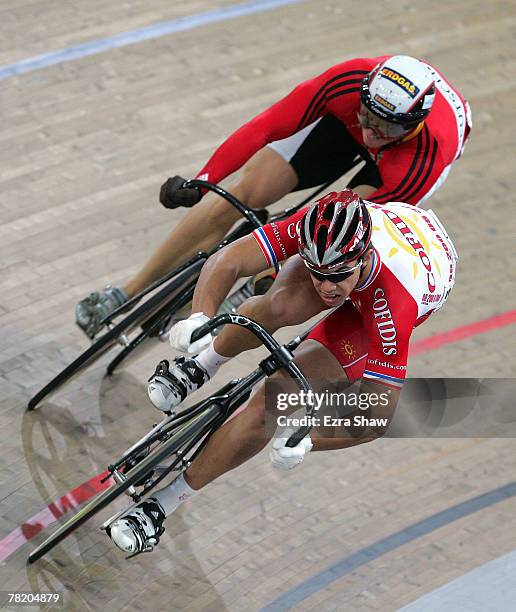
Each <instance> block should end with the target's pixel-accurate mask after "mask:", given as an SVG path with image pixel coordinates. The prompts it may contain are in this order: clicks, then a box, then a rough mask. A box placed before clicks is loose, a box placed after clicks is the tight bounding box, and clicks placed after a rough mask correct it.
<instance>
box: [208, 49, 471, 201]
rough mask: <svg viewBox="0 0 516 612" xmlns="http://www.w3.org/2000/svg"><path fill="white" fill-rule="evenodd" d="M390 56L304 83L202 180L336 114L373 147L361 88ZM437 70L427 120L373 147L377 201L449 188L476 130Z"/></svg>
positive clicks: (223, 150) (226, 147)
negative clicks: (363, 118) (361, 116)
mask: <svg viewBox="0 0 516 612" xmlns="http://www.w3.org/2000/svg"><path fill="white" fill-rule="evenodd" d="M388 57H390V56H382V57H373V58H357V59H352V60H350V61H347V62H343V63H341V64H337V65H336V66H333V67H332V68H330V69H329V70H327V71H326V72H324V73H323V74H321V75H319V76H317V77H315V78H313V79H310V80H308V81H305V82H304V83H301V84H300V85H298V86H297V87H296V88H295V89H294V90H293V91H292V92H291V93H290V94H288V95H287V96H286V97H285V98H283V99H282V100H280V101H279V102H277V103H276V104H274V105H273V106H271V107H270V108H268V109H267V110H265V111H264V112H263V113H261V114H259V115H257V116H256V117H254V118H253V119H251V121H249V122H248V123H246V124H245V125H243V126H242V127H241V128H240V129H239V130H237V131H236V132H235V133H234V134H232V135H231V136H230V137H229V138H228V139H227V140H226V141H225V142H224V143H223V144H222V145H221V146H220V147H219V148H218V149H217V150H216V151H215V153H214V154H213V155H212V157H211V158H210V160H209V161H208V163H207V164H206V165H205V166H204V167H203V168H202V170H201V171H200V172H199V174H198V175H197V178H202V179H204V180H209V181H212V182H214V183H218V182H219V181H221V180H222V179H223V178H225V177H226V176H228V175H229V174H231V173H233V172H235V171H236V170H238V169H239V168H240V167H241V166H242V165H243V164H244V163H245V162H246V161H247V160H248V159H249V158H250V157H251V156H252V155H254V153H256V152H257V151H258V150H259V149H261V148H263V147H264V146H265V145H267V144H269V143H271V142H274V141H276V140H282V139H284V138H287V137H289V136H292V135H293V134H295V133H297V132H299V131H300V130H302V129H304V128H306V127H307V126H309V125H311V124H312V123H313V122H314V121H316V120H317V119H319V118H320V117H323V116H324V115H328V114H331V115H333V116H335V117H336V118H337V119H338V120H340V121H341V122H342V123H343V124H344V125H345V127H346V129H347V130H348V132H349V133H350V134H351V136H352V137H353V138H354V139H355V140H356V141H357V142H358V143H359V144H360V145H362V146H365V145H364V141H363V138H362V131H361V128H360V125H359V123H358V120H357V113H358V110H359V107H360V91H359V90H360V84H361V82H362V79H363V78H364V77H365V76H366V74H368V73H369V72H370V71H371V70H372V69H373V68H374V67H375V66H376V65H377V64H378V63H380V62H381V61H383V60H385V59H387V58H388ZM430 68H431V70H432V71H433V72H434V78H435V82H436V96H435V100H434V104H433V107H432V110H431V111H430V114H429V116H428V117H427V119H426V120H425V122H424V123H422V124H421V126H420V127H419V128H418V130H416V131H415V132H413V133H412V134H410V135H409V136H407V137H406V138H405V139H403V140H401V141H397V142H395V143H393V144H390V145H387V146H385V147H381V148H380V149H368V151H369V154H370V155H371V157H372V158H373V160H375V162H376V164H377V166H378V170H379V172H380V175H381V178H382V182H383V184H382V186H381V187H380V188H378V189H377V190H376V191H375V192H374V193H373V194H372V195H371V196H370V198H369V199H370V200H371V201H372V202H378V203H386V202H392V201H401V202H407V203H409V204H414V205H417V204H419V203H420V202H421V201H422V200H423V199H426V198H427V197H428V196H429V195H430V194H431V193H432V192H433V191H434V190H435V189H436V188H437V187H438V186H439V185H440V184H442V182H443V181H444V180H445V178H446V176H447V175H448V172H449V170H450V167H451V164H453V162H455V160H457V159H458V158H459V157H460V155H461V154H462V151H463V148H464V145H465V142H466V139H467V137H468V134H469V130H470V127H471V119H470V111H469V105H468V104H467V102H466V101H465V100H464V98H463V97H462V96H461V95H460V93H459V92H458V91H457V90H456V89H455V88H454V87H453V86H452V85H451V84H450V83H449V82H448V81H447V80H446V79H445V78H444V77H443V76H442V75H441V74H440V73H439V72H438V71H437V70H435V69H434V68H432V67H431V66H430Z"/></svg>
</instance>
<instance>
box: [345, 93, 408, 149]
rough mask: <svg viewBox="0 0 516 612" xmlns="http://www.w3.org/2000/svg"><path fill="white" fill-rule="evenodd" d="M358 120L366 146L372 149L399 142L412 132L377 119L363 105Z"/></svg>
mask: <svg viewBox="0 0 516 612" xmlns="http://www.w3.org/2000/svg"><path fill="white" fill-rule="evenodd" d="M357 118H358V122H359V123H360V127H361V128H362V138H363V139H364V144H365V146H366V147H370V148H371V149H376V148H378V147H383V146H385V145H386V144H389V143H391V142H394V141H396V140H399V139H400V138H403V136H405V135H406V134H407V133H408V132H409V131H410V130H406V129H404V128H403V127H402V126H400V125H396V124H393V123H389V122H388V121H384V120H383V119H381V118H380V117H377V116H376V115H374V114H373V113H372V112H371V111H369V110H368V109H367V108H366V107H365V106H364V105H363V104H361V105H360V111H359V112H358V114H357Z"/></svg>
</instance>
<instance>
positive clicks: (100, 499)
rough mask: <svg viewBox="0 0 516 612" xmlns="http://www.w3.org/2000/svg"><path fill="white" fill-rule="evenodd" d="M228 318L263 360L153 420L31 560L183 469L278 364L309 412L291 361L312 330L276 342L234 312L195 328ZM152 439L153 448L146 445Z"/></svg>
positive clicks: (299, 376) (297, 438) (302, 381)
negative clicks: (260, 348) (261, 348)
mask: <svg viewBox="0 0 516 612" xmlns="http://www.w3.org/2000/svg"><path fill="white" fill-rule="evenodd" d="M226 324H234V325H240V326H243V327H246V328H247V329H248V330H249V331H251V332H253V333H254V334H255V335H257V336H258V337H259V338H260V340H261V341H262V343H263V344H264V345H265V346H266V347H267V349H268V350H269V353H270V354H269V356H268V357H266V358H265V359H264V360H263V361H261V362H260V364H259V366H258V368H256V370H254V371H253V372H251V373H250V374H248V375H247V376H246V377H244V378H241V379H235V380H232V381H230V382H229V383H227V384H226V385H225V386H224V387H222V388H221V389H220V390H219V391H218V392H217V393H215V394H213V395H211V396H210V397H208V398H206V399H205V400H203V401H201V402H198V403H197V404H194V405H193V406H191V407H189V408H186V409H184V410H182V411H181V413H179V414H176V413H174V412H170V413H167V414H166V416H165V417H164V419H163V420H162V421H161V422H160V423H159V424H157V425H155V426H154V427H153V428H152V429H151V431H150V432H148V433H147V434H145V435H144V436H143V437H142V438H141V439H140V440H138V442H136V443H135V444H133V445H132V446H131V447H130V448H128V449H127V450H126V451H125V452H124V453H123V454H122V456H121V457H120V458H119V459H117V460H116V461H114V462H113V463H112V464H110V465H109V466H108V475H107V476H106V478H105V479H104V481H106V480H107V479H109V478H113V480H114V483H115V484H114V485H113V486H112V487H110V488H109V489H107V490H106V491H104V492H102V493H100V494H99V495H98V496H97V497H96V498H94V499H93V500H92V501H91V502H89V503H88V504H87V505H86V506H85V507H83V508H82V509H81V510H79V512H77V513H76V514H75V515H74V516H73V517H72V518H71V519H69V520H68V521H67V522H66V523H64V524H63V525H62V526H61V527H59V528H58V529H57V530H56V531H55V532H54V533H53V534H52V535H51V536H49V537H48V538H47V539H46V540H45V541H44V542H43V543H41V544H40V545H39V546H38V547H37V548H36V549H35V550H34V551H33V552H32V553H31V554H30V555H29V559H28V561H29V563H32V562H34V561H36V560H37V559H39V558H40V557H42V556H43V555H44V554H46V552H48V551H49V550H50V549H52V548H53V547H54V546H55V545H56V544H58V543H59V542H60V541H62V540H63V539H64V538H66V537H67V536H68V535H69V534H70V533H72V531H74V530H75V529H76V528H77V527H79V526H80V525H82V524H83V523H84V522H86V521H87V520H88V519H89V518H90V517H92V516H94V515H95V514H97V513H98V512H100V511H101V510H102V509H103V508H105V507H106V506H107V505H109V504H110V503H111V502H112V501H114V499H116V498H117V497H118V496H119V495H121V494H122V493H125V494H126V495H128V496H129V497H130V498H131V502H132V503H131V505H130V506H129V507H126V508H124V509H122V510H120V511H119V512H117V513H116V514H115V515H113V516H111V517H110V518H109V519H107V520H106V521H105V522H104V523H103V524H102V526H101V529H104V530H106V529H108V528H109V526H110V525H111V524H112V523H113V522H114V521H115V520H117V518H119V517H120V516H122V515H123V514H125V513H126V512H128V511H129V510H130V509H131V508H132V507H134V505H135V504H137V503H139V502H140V500H142V499H143V498H145V497H146V496H147V495H148V494H149V493H150V491H151V490H152V489H154V488H155V487H156V486H157V485H158V484H159V483H161V482H162V481H163V479H164V478H166V476H167V475H169V474H170V473H171V472H172V471H182V470H184V469H186V468H187V467H188V466H189V465H190V464H191V462H192V461H193V460H194V459H195V457H197V455H198V454H199V453H200V452H202V450H203V449H204V448H205V446H206V444H207V443H208V441H209V439H210V437H211V436H212V435H213V434H214V433H215V431H217V429H218V428H219V427H220V426H221V425H222V424H223V423H224V422H225V421H226V420H227V419H228V418H229V417H230V416H231V415H232V414H233V413H234V412H235V411H236V410H237V408H238V407H239V406H241V405H242V404H243V402H244V401H246V399H247V398H248V397H249V396H250V394H251V390H252V388H253V387H254V386H255V385H256V384H257V383H259V382H260V381H262V380H263V379H264V378H265V377H266V376H271V375H272V374H274V373H275V372H276V371H278V370H279V369H280V368H283V369H284V370H285V371H286V372H287V373H288V374H289V375H290V376H291V377H292V378H293V379H294V380H295V381H296V383H297V384H298V386H299V387H300V388H301V389H303V390H304V391H305V392H306V394H307V398H308V401H309V407H308V409H307V415H309V416H311V415H312V414H313V412H314V409H315V408H314V405H313V403H310V402H311V397H312V395H311V392H312V389H311V386H310V384H309V383H308V381H307V379H306V378H305V376H304V375H303V373H302V372H301V370H300V369H299V367H298V366H297V364H296V363H295V362H294V356H293V354H292V351H293V350H294V349H295V348H297V347H298V346H299V344H300V343H301V342H302V340H303V339H304V338H305V337H306V335H307V334H308V333H309V331H310V330H307V331H306V332H305V333H304V334H302V335H299V336H296V337H295V338H294V339H293V340H291V341H290V342H289V343H288V344H286V345H280V344H278V342H277V341H276V340H275V339H274V338H273V337H272V336H271V335H270V334H269V333H268V332H267V331H266V330H265V329H263V327H261V326H260V325H259V324H258V323H256V322H255V321H253V320H252V319H249V318H248V317H244V316H242V315H238V314H236V315H235V314H223V315H219V316H217V317H215V318H214V319H212V320H211V321H209V322H208V323H207V324H205V325H204V326H202V328H199V329H198V330H196V332H195V333H196V335H197V337H202V336H203V335H204V334H206V333H209V332H210V331H213V330H214V329H215V328H216V327H218V326H220V325H226ZM310 429H311V427H310V426H307V427H303V428H301V429H299V430H298V431H297V432H295V433H294V434H293V435H292V436H291V437H290V438H289V440H288V441H287V446H295V445H296V444H297V443H298V442H299V441H300V440H301V439H302V438H303V437H304V436H306V435H307V433H308V432H309V431H310ZM153 444H156V446H155V448H152V449H150V447H151V446H152V445H153ZM167 460H169V461H170V460H171V462H170V464H169V465H168V466H166V467H162V466H161V465H160V464H162V462H163V461H167ZM126 467H129V469H127V470H126V469H125V468H126ZM136 487H141V490H140V491H139V492H137V491H136ZM144 552H145V551H144Z"/></svg>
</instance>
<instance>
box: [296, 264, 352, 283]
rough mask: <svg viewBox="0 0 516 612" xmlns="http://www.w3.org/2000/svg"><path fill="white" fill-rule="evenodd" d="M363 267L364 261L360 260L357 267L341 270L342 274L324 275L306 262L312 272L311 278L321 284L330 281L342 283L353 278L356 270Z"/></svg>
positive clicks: (331, 273) (329, 273) (330, 273)
mask: <svg viewBox="0 0 516 612" xmlns="http://www.w3.org/2000/svg"><path fill="white" fill-rule="evenodd" d="M361 265H362V260H360V261H359V262H358V263H357V264H356V266H353V267H352V268H343V269H341V270H340V272H328V273H324V272H320V271H319V270H314V269H313V268H312V267H311V266H310V264H309V263H308V262H307V261H305V266H306V267H307V268H308V271H309V272H310V274H311V276H313V277H314V278H316V279H317V280H318V281H321V282H322V281H330V283H341V282H342V281H344V280H346V279H347V278H349V277H350V276H352V275H353V273H354V272H355V270H356V269H357V268H360V267H361Z"/></svg>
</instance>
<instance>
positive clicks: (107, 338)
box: [27, 259, 205, 410]
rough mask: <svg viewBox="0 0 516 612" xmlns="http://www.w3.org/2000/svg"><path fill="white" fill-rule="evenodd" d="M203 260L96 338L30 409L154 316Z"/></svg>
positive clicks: (54, 379) (193, 264)
mask: <svg viewBox="0 0 516 612" xmlns="http://www.w3.org/2000/svg"><path fill="white" fill-rule="evenodd" d="M204 261H205V260H204V259H200V260H197V261H195V262H194V263H192V265H191V266H190V267H188V268H187V269H186V270H183V272H181V273H180V274H178V275H177V276H175V277H173V278H172V279H171V280H170V281H168V283H167V284H166V285H165V286H164V287H163V288H162V289H160V290H159V291H158V292H157V293H155V294H154V295H153V296H152V297H150V298H149V299H148V300H147V301H146V302H144V303H143V304H142V305H141V306H139V307H138V308H135V310H133V311H131V312H130V313H129V314H128V315H127V317H126V318H125V319H123V320H122V321H120V323H118V324H117V325H115V327H113V328H112V329H110V330H109V331H107V332H106V333H105V334H104V335H103V336H101V337H100V338H99V339H98V340H97V341H96V342H94V343H93V344H92V345H91V346H90V347H89V348H87V349H86V350H85V351H84V353H82V354H81V355H79V357H77V359H75V360H74V361H72V363H71V364H70V365H68V366H67V367H66V368H65V369H64V370H62V371H61V372H59V374H58V375H57V376H55V377H54V378H53V379H52V380H51V381H50V382H49V383H47V384H46V385H45V386H44V387H43V389H41V390H40V391H38V393H36V395H34V397H32V398H31V399H30V400H29V403H28V405H27V408H28V410H34V408H35V407H36V406H37V405H38V404H39V402H40V401H41V400H42V399H43V398H44V397H46V396H47V395H49V394H50V393H52V392H53V391H55V390H56V389H58V388H59V387H60V386H61V385H63V384H64V383H65V382H68V381H69V380H70V379H71V378H72V377H73V376H76V375H77V374H79V372H81V370H83V369H84V368H86V367H87V366H88V365H90V364H92V363H93V362H94V361H96V360H97V359H99V358H100V357H101V356H102V355H103V354H104V353H105V352H106V351H108V350H109V349H110V348H111V347H112V346H113V345H114V344H115V343H116V342H117V341H118V338H119V336H120V335H121V334H123V333H127V332H129V331H130V330H132V329H134V328H135V327H137V326H138V325H140V324H141V323H142V322H143V321H145V320H146V319H148V318H149V317H151V316H152V315H153V314H154V313H155V312H156V310H158V309H159V308H160V306H161V305H162V302H163V301H164V300H165V299H166V298H167V297H168V296H169V295H170V293H171V292H173V291H176V290H177V289H178V288H179V287H180V286H181V285H182V284H183V283H184V282H185V281H186V280H187V279H188V278H189V277H190V275H192V274H197V273H198V272H199V271H200V269H201V268H202V266H203V264H204Z"/></svg>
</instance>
